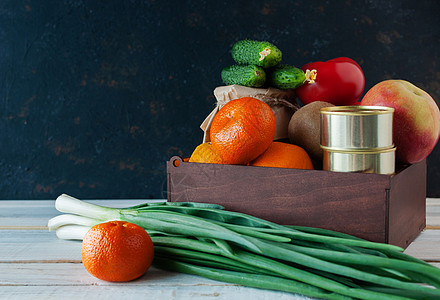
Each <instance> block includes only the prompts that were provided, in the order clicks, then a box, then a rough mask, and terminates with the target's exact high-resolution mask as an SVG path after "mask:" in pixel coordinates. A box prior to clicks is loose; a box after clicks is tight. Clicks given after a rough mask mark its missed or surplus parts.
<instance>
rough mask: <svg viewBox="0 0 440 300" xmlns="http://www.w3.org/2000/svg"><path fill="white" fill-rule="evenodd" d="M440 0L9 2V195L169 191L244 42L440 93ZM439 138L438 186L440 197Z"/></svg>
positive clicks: (1, 58)
mask: <svg viewBox="0 0 440 300" xmlns="http://www.w3.org/2000/svg"><path fill="white" fill-rule="evenodd" d="M439 14H440V3H439V1H434V0H433V1H400V0H394V1H354V0H352V1H165V0H162V1H161V0H152V1H127V0H124V1H120V0H109V1H92V0H91V1H77V0H72V1H67V0H66V1H56V0H53V1H46V0H39V1H37V0H35V1H20V0H1V1H0V143H1V147H0V199H54V198H55V197H57V196H58V195H59V194H61V193H67V194H70V195H72V196H75V197H78V198H83V199H91V198H99V199H103V198H164V197H166V169H165V163H166V161H167V160H168V159H169V158H170V157H171V156H173V155H181V156H189V155H190V154H191V152H192V151H193V149H194V148H195V147H196V146H197V145H198V144H199V143H200V142H201V141H202V133H203V132H202V130H201V129H200V128H199V125H200V124H201V122H202V121H203V120H204V118H205V117H206V115H208V114H209V112H210V111H211V110H212V108H213V107H214V103H215V100H214V96H213V93H212V92H213V90H214V88H215V87H216V86H218V85H222V82H221V79H220V72H221V69H222V68H223V67H225V66H227V65H230V64H233V61H232V58H231V57H230V48H231V46H232V45H233V43H234V42H236V41H238V40H240V39H246V38H249V39H257V40H268V41H270V42H272V43H274V44H275V45H277V46H278V47H279V48H280V49H281V50H282V51H283V61H284V62H285V63H288V64H293V65H296V66H299V67H300V66H302V65H304V64H305V63H308V62H311V61H317V60H328V59H332V58H335V57H339V56H348V57H350V58H352V59H354V60H356V61H357V62H358V63H359V64H360V65H361V67H362V68H363V70H364V73H365V78H366V86H365V92H366V91H367V90H368V89H369V88H371V87H372V86H373V85H374V84H376V83H378V82H379V81H382V80H385V79H390V78H393V79H405V80H408V81H410V82H412V83H414V84H415V85H417V86H418V87H420V88H422V89H424V90H426V91H427V92H428V93H429V94H431V96H432V97H433V98H434V99H435V100H436V101H437V103H439V101H440V66H439V46H440V16H439ZM439 180H440V148H439V146H437V147H436V148H435V149H434V151H433V153H431V155H430V156H429V158H428V190H427V192H428V196H430V197H440V185H439V184H438V182H439Z"/></svg>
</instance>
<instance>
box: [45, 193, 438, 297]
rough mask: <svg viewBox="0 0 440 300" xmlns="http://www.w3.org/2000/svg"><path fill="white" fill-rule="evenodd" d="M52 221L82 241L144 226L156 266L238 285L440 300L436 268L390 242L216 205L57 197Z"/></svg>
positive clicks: (60, 232) (308, 292)
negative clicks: (104, 227)
mask: <svg viewBox="0 0 440 300" xmlns="http://www.w3.org/2000/svg"><path fill="white" fill-rule="evenodd" d="M55 207H56V209H57V210H58V211H60V212H62V213H65V214H62V215H59V216H56V217H54V218H52V219H50V220H49V223H48V228H49V230H56V234H57V236H58V237H59V238H60V239H69V240H82V239H83V238H84V236H85V234H86V233H87V231H88V230H89V229H90V228H91V227H92V226H94V225H96V224H99V223H103V222H107V221H112V220H121V221H126V222H131V223H134V224H137V225H139V226H141V227H143V228H144V229H145V230H146V231H147V232H148V234H149V235H150V237H151V239H152V241H153V244H154V250H155V258H154V262H153V264H154V265H155V266H156V267H158V268H161V269H166V270H171V271H177V272H182V273H188V274H193V275H198V276H203V277H206V278H210V279H214V280H219V281H224V282H229V283H234V284H239V285H243V286H249V287H255V288H261V289H271V290H278V291H284V292H290V293H297V294H302V295H305V296H309V297H316V298H320V299H387V300H388V299H440V269H439V268H436V267H434V266H432V265H430V264H428V263H426V262H424V261H422V260H419V259H417V258H414V257H412V256H409V255H406V254H404V253H403V249H402V248H400V247H397V246H394V245H389V244H383V243H375V242H370V241H366V240H363V239H360V238H357V237H354V236H351V235H348V234H344V233H339V232H335V231H331V230H325V229H319V228H313V227H302V226H285V225H279V224H276V223H273V222H269V221H267V220H263V219H260V218H256V217H253V216H250V215H246V214H243V213H238V212H232V211H228V210H225V209H224V208H223V207H222V206H220V205H216V204H207V203H196V202H158V203H145V204H140V205H136V206H131V207H126V208H111V207H105V206H99V205H95V204H91V203H88V202H84V201H81V200H78V199H76V198H73V197H71V196H68V195H65V194H63V195H61V196H59V197H58V198H57V200H56V202H55Z"/></svg>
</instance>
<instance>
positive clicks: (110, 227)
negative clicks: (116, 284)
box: [81, 221, 154, 281]
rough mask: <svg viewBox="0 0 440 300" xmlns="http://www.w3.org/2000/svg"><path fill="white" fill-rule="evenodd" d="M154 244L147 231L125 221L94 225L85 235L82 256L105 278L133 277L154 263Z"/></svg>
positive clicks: (95, 273)
mask: <svg viewBox="0 0 440 300" xmlns="http://www.w3.org/2000/svg"><path fill="white" fill-rule="evenodd" d="M153 257H154V247H153V242H152V241H151V238H150V236H149V235H148V233H147V232H146V231H145V230H144V229H143V228H142V227H140V226H138V225H135V224H133V223H129V222H125V221H109V222H106V223H100V224H97V225H95V226H93V227H92V228H91V229H90V230H89V231H88V232H87V233H86V235H85V237H84V239H83V242H82V248H81V259H82V262H83V264H84V267H85V268H86V270H87V271H88V272H89V273H90V274H91V275H93V276H95V277H96V278H99V279H101V280H105V281H130V280H133V279H136V278H138V277H140V276H142V275H143V274H144V273H145V272H146V271H147V270H148V268H149V267H150V266H151V263H152V262H153Z"/></svg>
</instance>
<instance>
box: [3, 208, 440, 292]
mask: <svg viewBox="0 0 440 300" xmlns="http://www.w3.org/2000/svg"><path fill="white" fill-rule="evenodd" d="M90 202H93V203H96V204H103V203H105V205H108V206H113V207H124V206H130V205H136V204H139V203H143V202H145V200H142V199H139V200H126V201H121V200H105V201H99V200H95V201H90ZM58 214H60V213H59V212H58V211H56V210H55V208H54V201H0V299H59V298H61V297H62V298H63V299H85V298H87V299H88V300H89V299H98V298H99V299H143V298H145V297H146V295H148V298H149V299H248V298H252V299H253V300H254V299H270V298H272V297H276V298H277V299H281V300H282V299H310V298H306V297H303V296H300V295H293V294H289V293H282V292H276V291H268V290H258V289H253V288H246V287H241V286H237V285H233V284H228V283H223V282H218V281H214V280H209V279H205V278H202V277H198V276H192V275H187V274H178V273H172V272H166V271H162V270H158V269H155V268H154V267H152V268H151V269H150V270H149V271H148V272H147V273H146V274H145V275H144V276H142V277H141V278H139V279H137V280H135V281H132V282H128V283H109V282H105V281H101V280H99V279H96V278H94V277H92V276H91V275H89V274H88V273H87V271H86V270H85V269H84V267H83V265H82V263H81V257H80V251H81V242H79V241H64V240H59V239H58V238H57V237H56V235H55V232H49V231H48V230H47V227H46V225H47V221H48V219H49V218H51V217H54V216H56V215H58ZM439 225H440V199H427V228H428V229H426V230H424V231H423V232H422V233H421V234H420V235H419V236H418V237H417V239H416V240H415V241H414V242H413V243H412V244H411V245H410V246H409V247H408V249H407V250H406V251H405V252H406V253H407V254H410V255H412V256H415V257H417V258H420V259H424V260H426V261H428V262H430V263H431V264H433V265H435V266H437V267H440V226H439Z"/></svg>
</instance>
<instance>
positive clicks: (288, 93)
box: [200, 85, 298, 143]
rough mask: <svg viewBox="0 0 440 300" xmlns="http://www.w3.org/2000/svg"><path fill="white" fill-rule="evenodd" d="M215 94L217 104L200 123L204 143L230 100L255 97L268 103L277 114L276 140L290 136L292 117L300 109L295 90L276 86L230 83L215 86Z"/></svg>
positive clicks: (207, 140)
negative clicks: (222, 109)
mask: <svg viewBox="0 0 440 300" xmlns="http://www.w3.org/2000/svg"><path fill="white" fill-rule="evenodd" d="M214 96H215V98H216V100H217V105H216V107H215V108H214V109H213V110H212V111H211V113H210V114H209V115H208V116H207V117H206V118H205V120H204V121H203V123H202V124H201V125H200V128H201V129H202V130H203V131H204V135H203V142H204V143H206V142H209V141H210V137H209V130H210V128H211V123H212V120H213V119H214V116H215V115H216V114H217V112H218V111H219V110H220V108H222V107H223V105H225V104H226V103H228V102H229V101H231V100H234V99H239V98H242V97H253V98H256V99H258V100H261V101H263V102H265V103H267V104H268V105H269V106H270V108H271V109H272V111H273V113H274V115H275V137H274V140H280V139H285V138H288V132H287V128H288V125H289V121H290V118H291V117H292V115H293V113H294V112H295V111H296V110H297V109H298V105H297V104H296V96H295V92H294V91H293V90H279V89H275V88H268V89H260V88H251V87H246V86H241V85H228V86H220V87H217V88H215V90H214Z"/></svg>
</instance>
